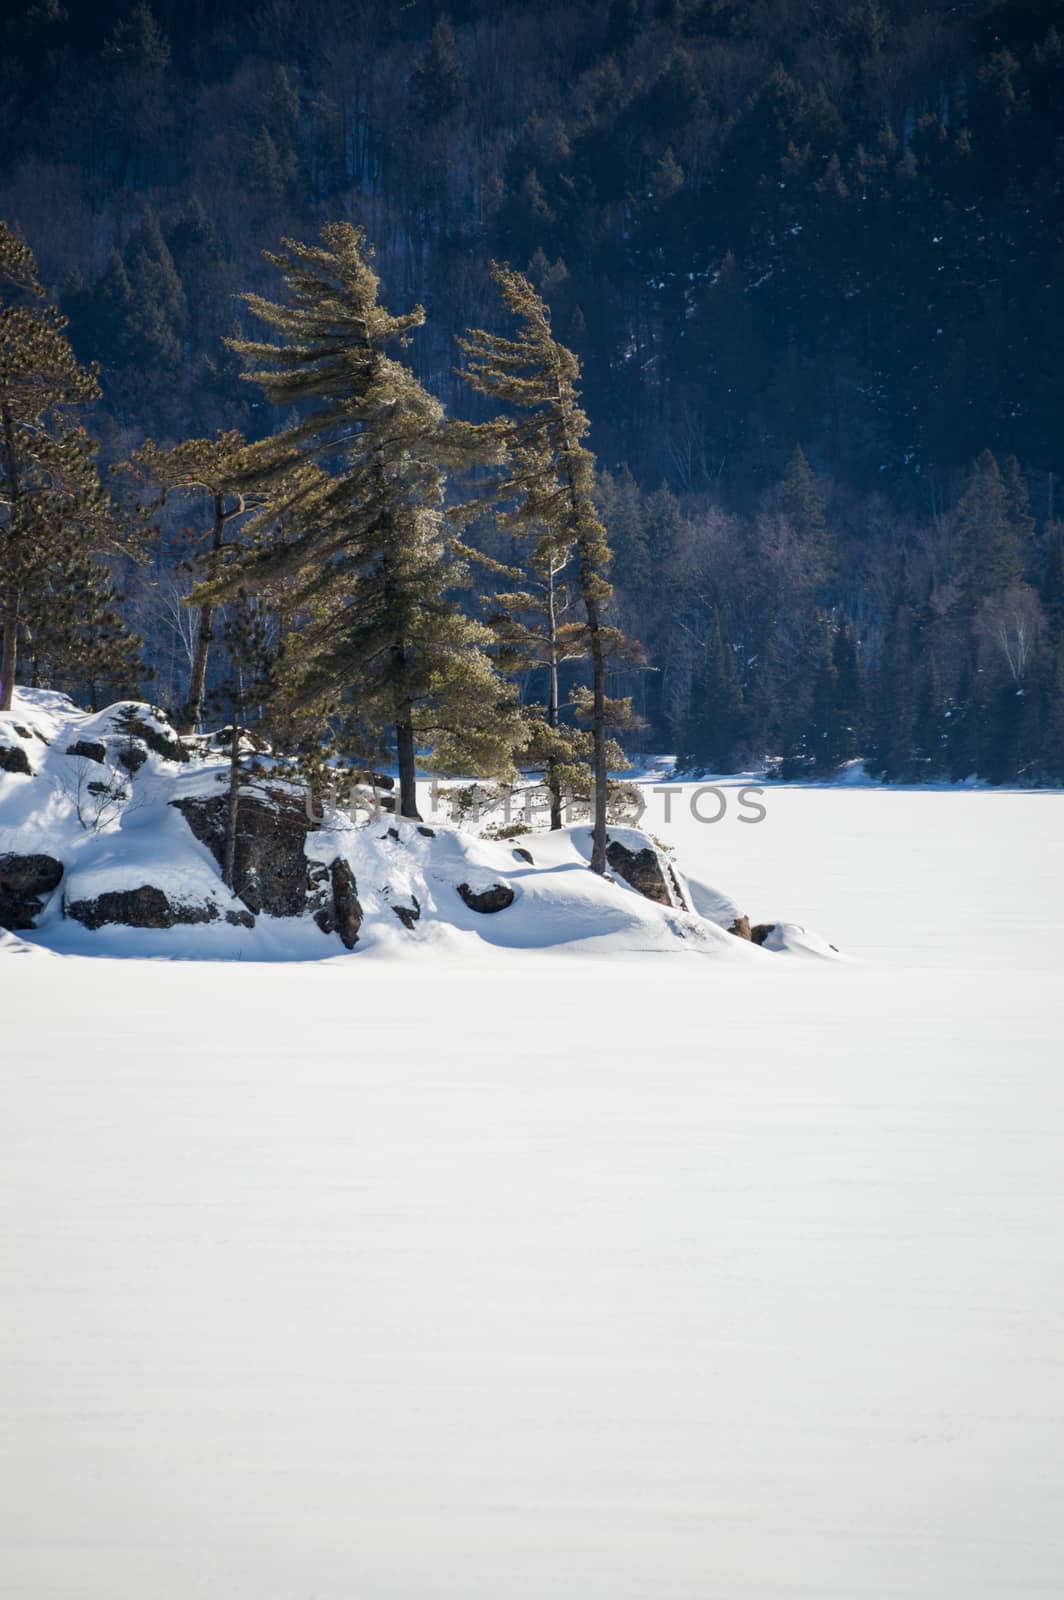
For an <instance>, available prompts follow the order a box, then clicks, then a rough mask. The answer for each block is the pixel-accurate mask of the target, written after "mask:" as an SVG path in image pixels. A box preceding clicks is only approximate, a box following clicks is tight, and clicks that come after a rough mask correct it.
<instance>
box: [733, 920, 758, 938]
mask: <svg viewBox="0 0 1064 1600" xmlns="http://www.w3.org/2000/svg"><path fill="white" fill-rule="evenodd" d="M728 932H729V933H734V935H735V937H736V938H737V939H751V938H752V937H753V935H752V934H751V932H750V918H749V917H747V916H742V917H736V919H735V921H734V922H733V923H732V925H731V927H730V928H729V929H728Z"/></svg>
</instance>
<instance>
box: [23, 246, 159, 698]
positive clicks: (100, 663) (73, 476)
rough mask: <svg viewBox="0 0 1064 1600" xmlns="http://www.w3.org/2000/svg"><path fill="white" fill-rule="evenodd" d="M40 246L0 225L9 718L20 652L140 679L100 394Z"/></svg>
mask: <svg viewBox="0 0 1064 1600" xmlns="http://www.w3.org/2000/svg"><path fill="white" fill-rule="evenodd" d="M43 294H44V291H43V289H42V287H41V284H40V282H39V279H38V275H37V267H36V263H35V261H34V259H33V255H32V252H31V251H30V250H29V249H28V247H27V246H26V245H25V244H24V243H23V242H22V240H21V239H19V238H18V237H17V236H16V235H15V234H14V233H12V231H11V230H10V229H9V228H8V227H7V225H6V224H5V223H2V222H0V534H2V538H0V624H2V633H3V648H2V656H0V682H2V689H0V710H4V711H7V710H10V708H11V700H12V695H13V693H14V688H15V678H16V673H17V670H18V656H19V649H20V644H23V643H28V644H29V646H30V649H31V655H32V657H33V659H34V660H35V661H36V662H37V663H38V669H39V665H40V663H41V662H42V661H46V662H49V663H50V664H51V665H52V666H53V667H58V668H59V669H60V670H61V671H62V672H63V673H64V674H65V675H66V677H67V681H69V680H70V677H71V675H73V674H79V675H80V674H82V673H83V674H84V678H83V680H82V681H89V682H92V683H95V684H99V683H102V682H103V681H105V680H107V679H114V678H125V679H126V680H128V677H129V675H130V673H131V672H132V671H133V666H132V662H133V655H134V653H135V652H134V641H133V640H132V638H131V636H130V635H129V633H128V632H127V631H126V629H125V628H124V626H123V625H122V623H121V619H120V617H119V615H118V610H117V597H116V595H115V593H114V589H113V586H112V583H111V580H110V577H109V575H108V573H107V570H106V568H105V567H104V566H103V565H102V564H100V562H98V561H97V560H96V556H97V554H98V553H100V552H103V551H105V550H114V549H116V548H118V547H119V546H121V545H122V543H123V542H124V535H123V532H122V529H121V525H120V523H119V521H118V519H117V517H116V515H115V512H114V509H113V507H112V506H111V503H110V501H109V500H108V498H107V496H106V495H105V494H104V492H103V490H102V489H101V487H100V481H99V477H98V475H97V472H96V466H95V462H94V454H95V446H94V444H93V442H92V440H91V439H90V438H89V437H88V435H87V434H86V432H85V429H84V427H83V426H82V425H81V423H80V421H79V415H80V412H81V410H82V409H83V408H84V407H85V406H87V405H89V404H90V403H91V402H92V401H93V400H95V399H96V398H97V397H98V395H99V392H100V391H99V386H98V384H97V381H96V372H95V369H92V370H90V369H88V368H85V367H83V366H81V365H80V364H79V362H78V361H77V358H76V357H75V355H74V352H73V350H72V349H71V347H70V344H69V342H68V340H67V338H66V333H65V329H66V319H65V318H64V317H62V316H60V315H59V313H58V312H57V311H56V309H55V308H54V307H53V306H48V305H44V304H42V301H43Z"/></svg>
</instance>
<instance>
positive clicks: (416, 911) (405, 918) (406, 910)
mask: <svg viewBox="0 0 1064 1600" xmlns="http://www.w3.org/2000/svg"><path fill="white" fill-rule="evenodd" d="M410 898H411V900H413V902H414V904H413V905H412V906H393V907H392V910H393V911H394V912H395V914H396V916H397V917H398V918H399V921H400V922H401V923H402V924H403V927H404V928H407V929H410V928H413V926H414V923H415V922H417V921H418V920H419V919H420V917H421V901H420V900H419V899H418V897H417V895H416V894H412V895H411V896H410Z"/></svg>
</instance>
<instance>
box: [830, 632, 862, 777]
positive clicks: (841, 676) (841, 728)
mask: <svg viewBox="0 0 1064 1600" xmlns="http://www.w3.org/2000/svg"><path fill="white" fill-rule="evenodd" d="M832 660H833V663H834V667H835V678H836V691H835V713H836V732H835V737H836V741H837V743H836V749H837V754H838V760H837V762H836V765H841V763H842V762H844V761H852V760H853V759H854V757H855V756H857V755H859V754H860V752H861V748H862V743H863V739H864V732H865V687H864V676H863V674H862V672H861V660H860V657H859V655H858V653H857V639H856V637H855V635H854V631H853V628H852V627H849V626H847V624H846V623H845V621H843V622H841V623H840V625H839V626H838V627H837V628H836V631H835V642H834V644H833V646H832Z"/></svg>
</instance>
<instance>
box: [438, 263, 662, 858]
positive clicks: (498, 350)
mask: <svg viewBox="0 0 1064 1600" xmlns="http://www.w3.org/2000/svg"><path fill="white" fill-rule="evenodd" d="M492 276H493V278H494V280H495V283H496V286H497V288H498V290H499V294H500V297H501V299H502V302H503V304H504V306H505V307H506V309H507V311H508V312H509V313H510V315H511V317H512V318H513V319H514V320H515V322H516V323H517V332H516V336H515V337H514V338H505V337H503V336H501V335H499V334H492V333H487V332H485V331H484V330H483V329H475V330H473V331H472V332H471V333H469V335H468V336H467V337H466V338H465V339H463V340H461V341H460V343H461V347H462V349H463V351H464V353H465V355H466V358H467V365H466V368H465V370H464V377H465V379H466V382H467V383H468V384H469V385H470V387H471V388H473V389H475V390H476V391H477V392H478V393H481V394H484V395H488V396H489V397H491V398H492V399H494V400H497V401H500V402H501V403H502V404H503V405H506V406H516V407H518V408H519V409H520V411H521V412H522V413H523V415H521V416H519V417H517V418H511V417H503V418H501V419H499V420H497V421H496V422H494V423H488V424H484V425H483V431H484V432H486V433H487V434H488V435H489V436H490V437H491V438H493V439H495V440H497V441H498V442H499V444H501V445H502V446H503V447H504V448H505V450H506V451H507V452H508V455H509V460H508V465H507V468H506V478H505V481H504V484H503V485H502V487H501V490H500V492H501V494H502V496H503V497H504V498H509V499H510V500H512V501H514V502H516V505H517V507H518V508H519V512H518V514H519V515H520V516H521V517H522V518H523V519H525V520H527V521H528V522H530V523H533V524H536V525H539V526H541V527H542V528H543V529H544V530H545V532H544V539H545V541H546V543H547V547H548V548H550V549H553V550H554V551H556V552H561V551H565V550H569V549H572V550H573V551H575V554H576V568H577V576H578V582H579V588H580V597H581V602H582V607H583V613H584V622H583V646H584V649H583V653H584V654H586V655H587V656H588V657H590V660H591V688H590V690H589V691H584V692H580V691H574V695H573V702H572V703H573V704H574V706H575V708H576V710H577V714H578V717H581V718H583V719H586V720H587V722H588V724H589V725H590V728H591V733H592V747H593V748H592V784H593V796H594V815H593V825H592V847H591V870H592V871H593V872H597V873H604V872H605V870H606V802H607V730H608V728H609V727H610V726H611V725H612V726H614V727H618V726H624V725H625V724H626V723H627V721H628V720H629V719H630V718H631V703H630V701H627V700H623V701H622V700H610V699H609V697H608V696H607V694H606V674H607V669H608V663H609V661H610V659H611V658H613V657H617V656H619V655H621V654H622V653H623V652H624V649H625V641H624V639H623V636H622V635H621V633H620V630H619V629H617V628H614V627H611V626H610V625H609V623H608V622H607V621H606V612H607V608H608V606H609V601H610V596H611V594H612V592H613V591H612V588H611V586H610V582H609V579H608V576H607V574H608V572H609V567H610V562H611V559H612V557H611V551H610V546H609V540H608V538H607V535H606V529H605V528H604V527H603V525H602V522H601V520H600V518H599V515H598V511H597V510H596V506H595V458H594V456H593V455H592V454H591V451H590V450H589V449H588V448H587V446H586V445H585V444H584V443H583V440H584V438H585V437H586V435H587V432H588V429H589V427H590V424H589V422H588V419H587V416H586V415H585V413H584V412H583V411H582V410H581V408H580V405H579V390H578V388H577V380H578V379H579V376H580V363H579V361H578V359H577V357H576V356H575V355H574V354H573V352H572V351H571V350H568V349H567V348H566V347H565V345H563V344H560V343H559V342H558V340H557V339H555V337H554V334H553V331H552V329H551V320H550V311H549V310H548V308H547V305H546V303H545V302H544V300H543V299H542V298H541V297H540V295H538V294H537V293H536V291H535V289H534V288H533V286H532V284H531V283H529V281H528V279H527V278H525V277H524V276H523V275H522V274H521V273H519V272H516V271H514V269H513V268H512V267H509V266H503V265H499V264H498V263H494V264H493V266H492Z"/></svg>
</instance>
